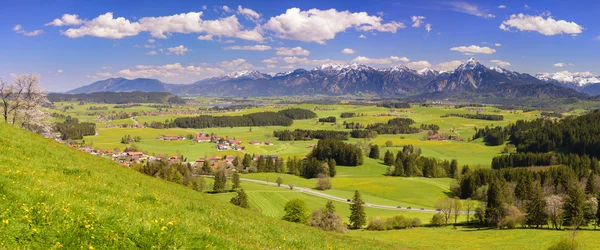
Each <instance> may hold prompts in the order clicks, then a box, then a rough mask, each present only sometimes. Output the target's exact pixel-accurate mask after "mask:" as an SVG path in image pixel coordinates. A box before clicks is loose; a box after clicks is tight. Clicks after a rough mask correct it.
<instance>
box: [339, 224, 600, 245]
mask: <svg viewBox="0 0 600 250" xmlns="http://www.w3.org/2000/svg"><path fill="white" fill-rule="evenodd" d="M570 233H571V232H569V231H564V230H553V229H512V230H497V229H481V230H477V229H474V228H464V227H458V229H456V230H454V229H452V227H450V226H448V227H444V228H423V227H421V228H415V229H410V230H391V231H352V232H350V233H349V234H350V235H353V236H358V237H363V238H367V239H377V240H381V241H386V242H389V243H393V244H398V245H402V246H405V247H406V248H409V249H531V250H533V249H540V250H541V249H548V248H549V247H550V246H551V245H552V244H553V243H554V242H556V241H558V240H560V239H561V238H564V237H569V236H570ZM576 238H577V241H578V242H579V243H580V245H579V248H578V249H598V231H595V230H593V231H592V230H581V231H578V232H577V234H576Z"/></svg>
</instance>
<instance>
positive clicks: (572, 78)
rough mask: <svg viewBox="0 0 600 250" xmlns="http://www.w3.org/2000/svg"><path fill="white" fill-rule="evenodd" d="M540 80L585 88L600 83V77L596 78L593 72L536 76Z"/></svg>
mask: <svg viewBox="0 0 600 250" xmlns="http://www.w3.org/2000/svg"><path fill="white" fill-rule="evenodd" d="M535 77H537V78H538V79H540V80H542V81H546V82H550V81H556V82H559V83H562V84H567V85H575V86H578V87H583V86H585V85H588V84H593V83H600V76H594V74H592V73H591V72H569V71H566V70H565V71H559V72H556V73H540V74H537V75H535Z"/></svg>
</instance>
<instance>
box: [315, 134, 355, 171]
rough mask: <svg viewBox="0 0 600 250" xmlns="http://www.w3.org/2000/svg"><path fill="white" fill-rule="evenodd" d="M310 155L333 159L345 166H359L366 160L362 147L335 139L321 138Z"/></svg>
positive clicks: (317, 157)
mask: <svg viewBox="0 0 600 250" xmlns="http://www.w3.org/2000/svg"><path fill="white" fill-rule="evenodd" d="M309 156H311V157H314V158H316V159H317V160H320V161H329V160H330V159H333V160H335V162H336V163H337V164H339V165H343V166H359V165H362V164H363V161H364V160H363V152H362V149H361V148H360V147H358V146H356V145H354V144H350V143H345V142H343V141H340V140H335V139H324V140H319V142H318V143H317V146H316V147H315V148H314V149H313V150H312V152H311V153H310V155H309Z"/></svg>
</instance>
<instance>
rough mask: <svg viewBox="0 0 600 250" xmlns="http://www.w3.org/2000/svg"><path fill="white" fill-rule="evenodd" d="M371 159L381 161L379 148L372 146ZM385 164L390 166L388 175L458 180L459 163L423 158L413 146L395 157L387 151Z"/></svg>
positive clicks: (405, 148)
mask: <svg viewBox="0 0 600 250" xmlns="http://www.w3.org/2000/svg"><path fill="white" fill-rule="evenodd" d="M369 157H370V158H374V159H379V146H378V145H372V146H371V150H370V152H369ZM383 163H384V164H385V165H388V166H389V167H388V169H387V171H386V175H389V176H404V177H414V176H422V177H428V178H443V177H450V178H456V177H457V176H458V161H457V160H455V159H454V160H452V161H446V160H444V161H440V160H437V159H435V158H432V157H424V156H421V150H420V149H419V148H417V147H414V146H413V145H406V146H404V147H403V148H402V150H399V151H398V153H397V154H396V155H395V156H394V153H392V152H391V151H389V150H388V151H386V152H385V154H384V157H383Z"/></svg>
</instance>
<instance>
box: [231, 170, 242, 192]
mask: <svg viewBox="0 0 600 250" xmlns="http://www.w3.org/2000/svg"><path fill="white" fill-rule="evenodd" d="M238 188H240V174H238V172H237V171H235V172H233V176H232V177H231V189H233V190H236V189H238Z"/></svg>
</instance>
